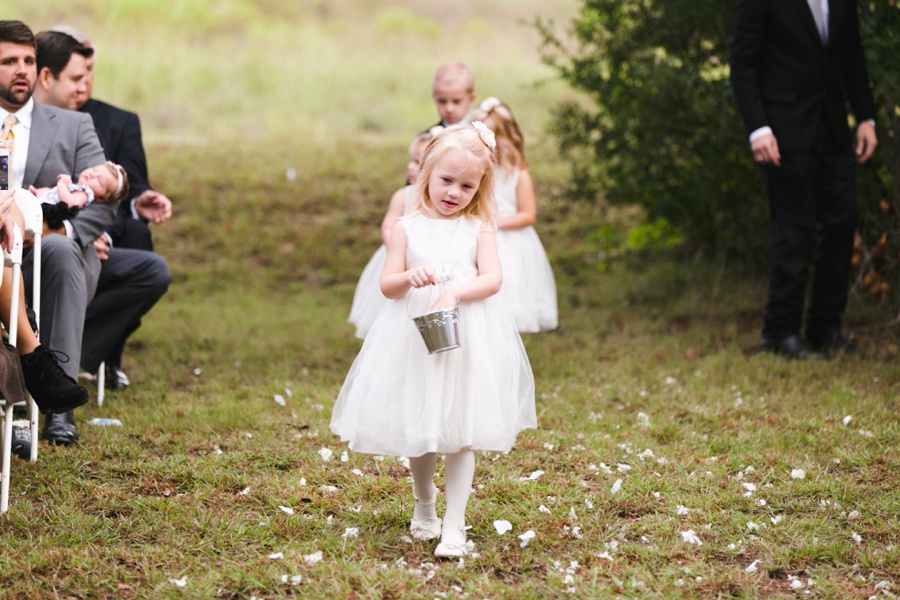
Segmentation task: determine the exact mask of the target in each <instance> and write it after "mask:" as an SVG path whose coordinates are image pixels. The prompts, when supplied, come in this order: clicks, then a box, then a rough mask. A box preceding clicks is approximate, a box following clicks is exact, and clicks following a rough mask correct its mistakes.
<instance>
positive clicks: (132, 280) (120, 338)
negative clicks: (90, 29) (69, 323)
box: [38, 26, 172, 389]
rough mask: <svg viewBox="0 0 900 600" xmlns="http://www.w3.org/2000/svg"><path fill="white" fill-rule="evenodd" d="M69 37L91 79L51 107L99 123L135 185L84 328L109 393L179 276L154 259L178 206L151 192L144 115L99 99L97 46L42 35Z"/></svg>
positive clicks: (93, 367)
mask: <svg viewBox="0 0 900 600" xmlns="http://www.w3.org/2000/svg"><path fill="white" fill-rule="evenodd" d="M44 35H57V36H59V35H67V36H71V37H72V38H74V39H76V40H77V41H78V42H79V43H81V44H82V45H83V46H84V47H86V48H89V49H91V50H92V53H91V56H90V57H89V58H88V59H87V61H86V68H87V75H86V77H85V81H84V83H85V84H84V86H80V87H79V88H78V89H77V91H76V93H75V94H74V96H73V97H72V98H71V100H70V98H69V97H68V96H67V95H65V94H60V95H59V96H58V97H56V98H50V99H49V100H48V101H49V102H50V103H51V104H55V105H57V106H60V107H63V108H75V109H77V110H79V111H81V112H86V113H88V114H90V115H91V117H92V118H93V121H94V127H95V129H96V131H97V135H98V136H99V137H100V142H101V144H102V145H103V150H104V152H105V154H106V157H107V159H108V160H111V161H113V162H115V163H118V164H120V165H122V166H123V167H124V168H125V171H126V172H127V174H128V180H129V182H130V185H131V194H130V197H129V199H127V200H124V201H123V202H122V203H121V205H120V206H119V210H118V212H117V214H116V220H115V222H114V223H113V225H112V227H110V228H109V229H108V230H107V231H106V233H105V234H104V235H103V236H102V237H101V238H100V239H98V240H97V242H96V243H95V247H96V249H97V252H98V256H99V257H100V259H101V268H100V280H99V283H98V286H97V292H96V294H95V296H94V299H93V300H92V301H91V303H90V304H89V305H88V309H87V315H86V317H85V325H84V341H83V344H82V355H81V368H82V369H84V370H85V371H87V372H89V373H95V372H96V371H97V370H98V368H99V367H100V363H102V362H105V363H106V378H105V379H106V386H107V387H109V388H113V389H115V388H118V387H125V386H127V385H128V383H129V381H128V378H127V377H126V376H125V374H124V373H123V372H122V370H121V365H122V351H123V350H124V348H125V342H126V340H127V339H128V337H129V336H130V335H131V334H132V333H133V332H134V331H135V330H137V328H138V327H139V326H140V324H141V317H142V316H143V315H145V314H146V313H147V312H148V311H149V310H150V309H151V308H152V307H153V306H154V305H155V304H156V302H157V301H158V300H159V299H160V298H161V297H162V296H163V294H165V293H166V291H167V290H168V287H169V283H170V282H171V279H172V276H171V274H170V272H169V267H168V265H167V264H166V261H165V260H164V259H163V258H162V257H161V256H159V255H158V254H154V253H153V252H152V250H153V242H152V239H151V235H150V229H149V227H148V226H147V222H151V221H152V222H154V223H162V222H164V221H166V220H167V219H168V218H169V217H170V216H171V214H172V203H171V201H170V200H169V199H168V198H167V197H166V196H164V195H163V194H160V193H159V192H157V191H155V190H153V189H152V188H151V187H150V184H149V182H148V177H147V160H146V156H145V154H144V145H143V141H142V139H141V125H140V121H139V120H138V117H137V115H136V114H134V113H131V112H127V111H124V110H122V109H119V108H116V107H115V106H112V105H110V104H106V103H105V102H101V101H99V100H94V99H93V98H91V96H92V94H93V61H94V55H93V45H92V43H91V41H90V39H88V38H87V37H86V36H85V35H84V34H83V33H81V32H80V31H78V30H77V29H74V28H72V27H68V26H59V27H56V28H54V29H53V30H51V31H49V32H44V33H41V34H38V37H39V38H40V37H42V36H44Z"/></svg>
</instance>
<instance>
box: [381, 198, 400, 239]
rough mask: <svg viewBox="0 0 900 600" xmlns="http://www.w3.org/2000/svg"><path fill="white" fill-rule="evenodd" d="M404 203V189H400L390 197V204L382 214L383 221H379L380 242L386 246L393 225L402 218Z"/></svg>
mask: <svg viewBox="0 0 900 600" xmlns="http://www.w3.org/2000/svg"><path fill="white" fill-rule="evenodd" d="M405 201H406V188H400V189H399V190H397V191H396V192H394V195H393V196H391V203H390V204H388V209H387V212H386V213H385V214H384V220H382V221H381V242H382V243H383V244H384V245H385V246H387V245H388V240H390V239H391V231H393V229H394V223H396V222H397V219H399V218H400V217H402V216H403V204H404V202H405Z"/></svg>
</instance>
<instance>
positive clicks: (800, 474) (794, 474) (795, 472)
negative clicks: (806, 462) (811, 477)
mask: <svg viewBox="0 0 900 600" xmlns="http://www.w3.org/2000/svg"><path fill="white" fill-rule="evenodd" d="M805 478H806V471H804V470H803V469H792V470H791V479H805Z"/></svg>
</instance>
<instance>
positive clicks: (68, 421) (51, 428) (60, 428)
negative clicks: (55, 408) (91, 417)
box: [41, 411, 78, 446]
mask: <svg viewBox="0 0 900 600" xmlns="http://www.w3.org/2000/svg"><path fill="white" fill-rule="evenodd" d="M41 437H43V438H44V439H45V440H46V441H48V442H50V443H51V444H56V445H58V446H68V445H70V444H74V443H75V442H77V441H78V430H77V429H75V415H73V414H72V412H71V411H69V412H66V413H62V414H51V415H47V419H46V421H44V433H43V434H42V435H41Z"/></svg>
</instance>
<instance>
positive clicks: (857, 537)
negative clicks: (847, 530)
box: [851, 531, 862, 544]
mask: <svg viewBox="0 0 900 600" xmlns="http://www.w3.org/2000/svg"><path fill="white" fill-rule="evenodd" d="M851 536H852V537H853V541H854V542H856V543H857V544H861V543H862V536H861V535H859V534H858V533H856V532H855V531H852V532H851Z"/></svg>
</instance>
